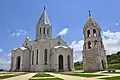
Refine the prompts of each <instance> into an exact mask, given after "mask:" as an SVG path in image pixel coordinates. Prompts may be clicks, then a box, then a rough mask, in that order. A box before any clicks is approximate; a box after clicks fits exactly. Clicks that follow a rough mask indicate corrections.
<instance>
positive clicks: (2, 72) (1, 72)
mask: <svg viewBox="0 0 120 80" xmlns="http://www.w3.org/2000/svg"><path fill="white" fill-rule="evenodd" d="M12 73H13V72H0V75H1V74H12Z"/></svg>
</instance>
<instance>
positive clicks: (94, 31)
mask: <svg viewBox="0 0 120 80" xmlns="http://www.w3.org/2000/svg"><path fill="white" fill-rule="evenodd" d="M93 36H94V37H96V36H97V34H96V30H95V29H93Z"/></svg>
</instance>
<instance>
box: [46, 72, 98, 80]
mask: <svg viewBox="0 0 120 80" xmlns="http://www.w3.org/2000/svg"><path fill="white" fill-rule="evenodd" d="M46 74H50V75H53V76H55V77H58V78H61V79H64V80H99V79H94V78H85V77H78V76H70V75H63V74H55V73H50V72H46Z"/></svg>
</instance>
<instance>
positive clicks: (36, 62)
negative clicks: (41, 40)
mask: <svg viewBox="0 0 120 80" xmlns="http://www.w3.org/2000/svg"><path fill="white" fill-rule="evenodd" d="M36 64H38V49H37V55H36Z"/></svg>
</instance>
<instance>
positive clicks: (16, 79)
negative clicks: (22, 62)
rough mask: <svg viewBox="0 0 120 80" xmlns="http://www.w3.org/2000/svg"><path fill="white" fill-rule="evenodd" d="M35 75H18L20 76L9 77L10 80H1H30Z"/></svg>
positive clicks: (7, 79)
mask: <svg viewBox="0 0 120 80" xmlns="http://www.w3.org/2000/svg"><path fill="white" fill-rule="evenodd" d="M35 74H37V73H29V74H25V75H20V76H15V77H11V78H6V79H3V80H28V79H29V78H31V77H32V76H34V75H35Z"/></svg>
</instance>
